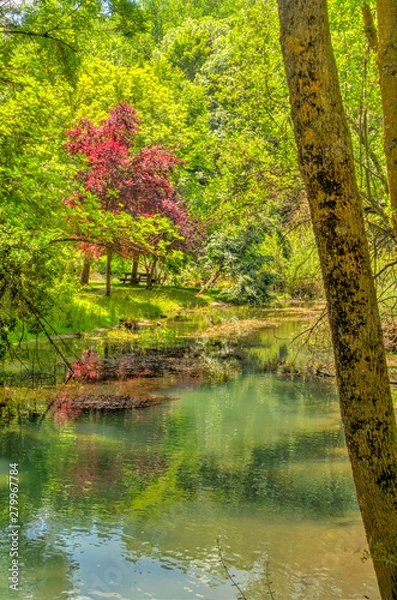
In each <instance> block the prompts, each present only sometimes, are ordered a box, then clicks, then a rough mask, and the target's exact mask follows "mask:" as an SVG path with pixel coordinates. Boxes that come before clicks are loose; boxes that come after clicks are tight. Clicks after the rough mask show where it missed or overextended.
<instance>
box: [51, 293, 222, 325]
mask: <svg viewBox="0 0 397 600" xmlns="http://www.w3.org/2000/svg"><path fill="white" fill-rule="evenodd" d="M197 294H198V289H196V288H175V287H167V286H163V287H159V288H153V289H152V290H147V289H146V288H144V287H127V286H125V285H121V284H115V285H114V287H113V290H112V294H111V296H110V298H107V297H106V296H105V294H104V290H103V282H92V283H91V284H90V286H89V287H87V288H84V289H83V290H82V291H81V292H79V293H78V294H75V295H74V296H73V297H72V298H71V301H70V303H69V304H68V306H67V307H63V308H62V310H59V311H57V312H55V318H54V320H53V322H52V323H51V324H52V326H53V327H54V329H55V330H56V331H57V332H58V333H70V332H81V333H84V332H89V331H92V330H94V329H100V328H104V327H112V326H113V325H117V324H118V323H119V322H120V320H123V319H130V320H137V321H141V320H145V319H159V318H160V317H161V315H166V316H167V317H174V316H176V315H177V314H181V313H183V311H185V310H191V309H200V308H205V307H206V306H209V305H210V304H211V303H212V302H214V301H216V300H218V299H219V298H218V297H217V294H216V293H215V292H211V293H209V294H206V295H200V296H198V295H197Z"/></svg>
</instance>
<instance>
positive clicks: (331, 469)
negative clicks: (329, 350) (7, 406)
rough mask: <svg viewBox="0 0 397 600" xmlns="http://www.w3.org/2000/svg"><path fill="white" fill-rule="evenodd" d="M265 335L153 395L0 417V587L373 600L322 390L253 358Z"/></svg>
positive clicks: (45, 593) (36, 599)
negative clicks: (234, 360)
mask: <svg viewBox="0 0 397 600" xmlns="http://www.w3.org/2000/svg"><path fill="white" fill-rule="evenodd" d="M279 333H280V332H279ZM282 333H283V332H282V331H281V333H280V335H279V338H283V335H282ZM279 338H277V339H276V338H275V337H274V335H273V333H272V334H270V333H269V332H262V333H260V335H259V334H258V337H257V341H258V343H257V345H255V344H252V341H251V343H250V348H249V351H248V357H249V356H251V359H252V360H247V361H245V367H244V368H243V370H242V372H241V373H240V375H239V376H238V377H236V378H235V379H233V380H230V381H228V382H225V383H218V384H212V385H209V384H202V385H197V384H193V383H192V382H189V383H186V382H185V383H184V382H181V383H179V384H176V385H174V387H171V388H169V389H167V390H166V391H164V392H163V393H164V394H166V395H169V396H170V399H169V400H167V401H166V402H164V403H162V404H160V405H158V406H153V407H150V408H146V409H141V410H129V411H124V412H122V411H119V412H116V413H111V414H109V413H99V412H97V413H88V414H81V415H73V414H69V413H62V412H60V413H59V414H57V415H55V417H48V418H46V419H45V420H43V421H41V420H37V421H31V420H21V421H20V422H18V421H16V420H15V419H14V420H12V421H11V422H10V423H8V424H4V425H3V426H2V436H1V462H0V467H1V468H0V472H1V486H2V487H1V506H2V519H1V526H2V528H3V529H2V532H1V542H2V544H1V567H2V568H1V575H0V585H1V586H2V587H3V590H4V591H3V592H2V593H1V598H4V600H9V599H10V600H11V599H13V598H23V599H24V600H25V599H26V600H28V599H29V600H61V599H62V600H103V599H106V598H109V599H118V600H146V599H152V600H189V599H190V598H192V599H193V598H195V599H196V598H201V599H203V600H237V599H238V598H246V599H247V600H264V599H267V598H269V599H272V598H273V599H276V600H289V599H291V600H328V599H333V598H335V599H337V598H339V599H347V598H351V599H364V598H370V600H377V599H378V597H379V596H378V593H377V588H376V582H375V577H374V573H373V569H372V565H371V563H370V561H363V560H362V558H363V555H364V552H365V548H366V543H365V536H364V532H363V527H362V524H361V520H360V514H359V511H358V506H357V501H356V498H355V493H354V486H353V482H352V477H351V472H350V465H349V462H348V458H347V453H346V448H345V443H344V437H343V430H342V427H341V420H340V416H339V411H338V403H337V399H336V396H335V392H334V390H333V388H332V387H330V386H326V385H324V384H319V383H307V382H306V383H305V382H301V381H291V380H286V379H283V378H281V377H280V376H277V375H274V374H270V373H264V372H261V371H260V369H259V368H258V364H260V362H261V360H264V359H265V358H266V356H267V355H270V354H274V352H275V347H276V350H277V352H280V351H282V352H285V342H281V341H280V339H279ZM282 348H283V350H281V349H282ZM258 356H259V359H260V360H259V361H258ZM253 358H255V360H254V359H253ZM10 463H18V470H19V475H18V477H19V490H18V507H19V517H18V519H19V520H18V523H19V524H20V529H19V530H18V544H19V546H18V552H19V557H18V559H19V565H18V567H19V573H18V579H19V583H18V585H19V591H18V592H17V593H16V592H15V591H13V590H11V589H9V583H10V582H9V581H8V576H9V574H10V572H9V571H8V569H9V568H10V557H9V547H10V537H9V535H8V534H9V530H8V529H7V525H8V508H9V507H8V502H9V500H8V498H9V494H8V480H7V474H8V470H9V464H10ZM233 582H235V583H236V584H237V585H238V587H236V586H235V585H233ZM239 588H240V589H241V590H242V593H243V595H241V593H240V591H239Z"/></svg>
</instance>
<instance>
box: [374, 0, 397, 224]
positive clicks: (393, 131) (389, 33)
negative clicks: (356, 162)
mask: <svg viewBox="0 0 397 600" xmlns="http://www.w3.org/2000/svg"><path fill="white" fill-rule="evenodd" d="M376 4H377V12H378V34H379V41H378V63H379V71H380V91H381V96H382V107H383V140H384V147H385V155H386V166H387V176H388V180H389V194H390V205H391V209H392V216H393V227H394V231H395V233H396V235H397V1H396V0H377V2H376Z"/></svg>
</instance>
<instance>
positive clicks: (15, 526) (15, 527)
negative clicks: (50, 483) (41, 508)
mask: <svg viewBox="0 0 397 600" xmlns="http://www.w3.org/2000/svg"><path fill="white" fill-rule="evenodd" d="M8 489H9V499H8V506H9V530H10V532H9V534H8V538H9V557H10V566H9V567H8V572H9V576H8V581H9V587H10V589H11V590H14V591H15V592H17V591H18V586H19V530H20V524H19V503H18V495H19V470H18V463H11V464H10V465H9V471H8Z"/></svg>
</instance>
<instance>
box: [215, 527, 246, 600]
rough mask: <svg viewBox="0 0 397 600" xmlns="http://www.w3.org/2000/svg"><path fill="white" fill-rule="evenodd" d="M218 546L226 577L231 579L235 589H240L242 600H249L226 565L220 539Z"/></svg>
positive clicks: (217, 541)
mask: <svg viewBox="0 0 397 600" xmlns="http://www.w3.org/2000/svg"><path fill="white" fill-rule="evenodd" d="M216 545H217V548H218V553H219V558H220V561H221V563H222V566H223V568H224V569H225V573H226V575H227V576H228V578H229V579H230V581H231V582H232V585H233V586H234V587H235V588H237V589H238V591H239V594H240V596H241V599H242V600H248V598H247V596H246V595H245V594H244V592H243V590H242V589H241V587H240V586H239V584H238V583H237V582H236V581H235V579H234V576H233V575H231V574H230V572H229V569H228V567H227V565H226V563H225V560H224V558H223V554H222V548H221V546H220V543H219V539H217V540H216Z"/></svg>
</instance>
